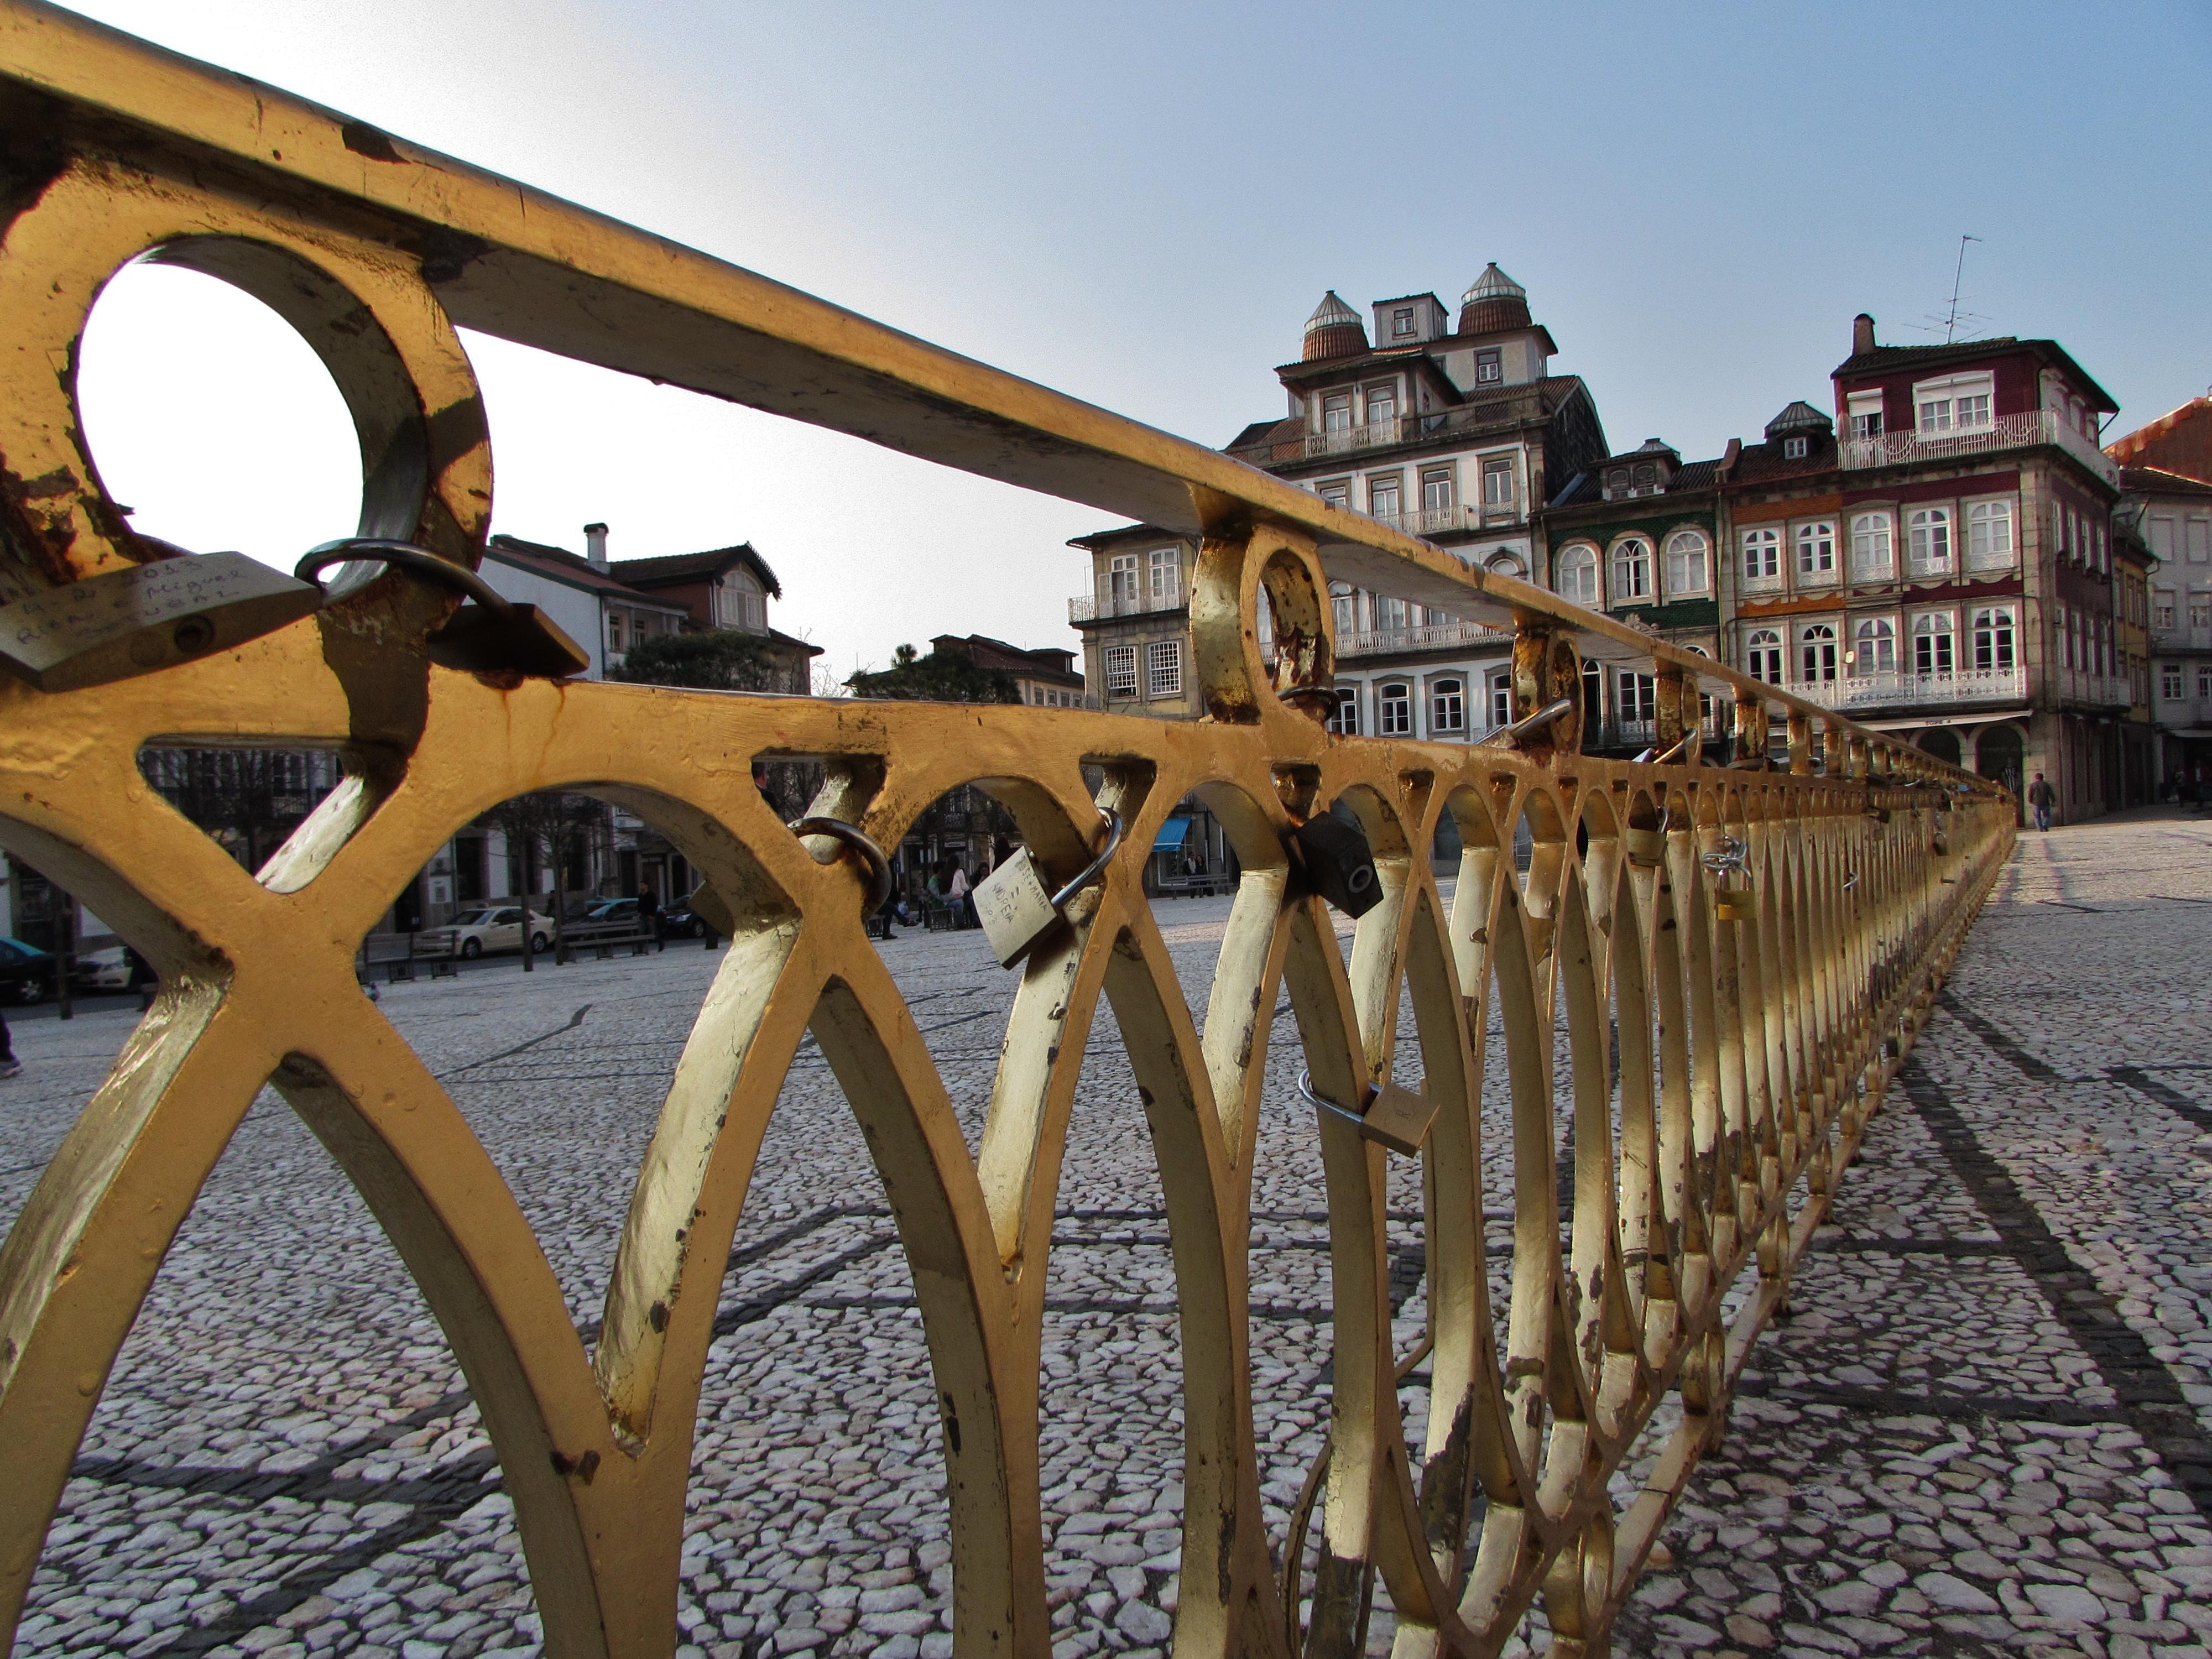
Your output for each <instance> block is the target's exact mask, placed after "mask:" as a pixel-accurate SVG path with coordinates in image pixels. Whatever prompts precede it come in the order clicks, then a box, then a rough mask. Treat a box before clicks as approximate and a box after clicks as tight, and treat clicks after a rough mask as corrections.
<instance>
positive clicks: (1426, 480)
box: [1421, 466, 1452, 513]
mask: <svg viewBox="0 0 2212 1659" xmlns="http://www.w3.org/2000/svg"><path fill="white" fill-rule="evenodd" d="M1451 505H1452V475H1451V469H1450V468H1449V467H1448V466H1432V467H1430V468H1429V469H1428V470H1427V471H1424V472H1423V473H1422V474H1421V511H1422V512H1424V513H1449V512H1450V511H1451Z"/></svg>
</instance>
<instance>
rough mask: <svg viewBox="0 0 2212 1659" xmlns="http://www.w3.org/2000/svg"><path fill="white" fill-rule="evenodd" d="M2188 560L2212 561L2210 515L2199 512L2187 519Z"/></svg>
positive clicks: (2196, 562) (2211, 518) (2202, 562)
mask: <svg viewBox="0 0 2212 1659" xmlns="http://www.w3.org/2000/svg"><path fill="white" fill-rule="evenodd" d="M2189 562H2190V563H2191V564H2205V563H2208V562H2212V517H2207V516H2206V515H2205V514H2203V513H2196V514H2194V515H2192V516H2191V519H2190V520H2189Z"/></svg>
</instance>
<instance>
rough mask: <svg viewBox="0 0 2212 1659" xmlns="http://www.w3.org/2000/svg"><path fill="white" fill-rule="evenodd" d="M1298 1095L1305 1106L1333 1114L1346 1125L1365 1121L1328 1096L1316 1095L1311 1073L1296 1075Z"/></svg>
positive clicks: (1304, 1072) (1303, 1072)
mask: <svg viewBox="0 0 2212 1659" xmlns="http://www.w3.org/2000/svg"><path fill="white" fill-rule="evenodd" d="M1298 1093H1299V1094H1300V1095H1302V1096H1303V1097H1304V1099H1305V1103H1306V1104H1307V1105H1309V1106H1311V1107H1314V1108H1316V1109H1318V1110H1320V1111H1324V1112H1334V1113H1335V1114H1336V1115H1337V1116H1339V1117H1340V1118H1342V1119H1343V1120H1344V1121H1346V1122H1347V1123H1351V1124H1354V1125H1358V1124H1364V1122H1365V1121H1366V1120H1365V1119H1364V1118H1363V1117H1361V1116H1360V1115H1359V1114H1358V1113H1357V1112H1355V1111H1353V1110H1352V1109H1351V1108H1350V1107H1348V1106H1340V1105H1338V1104H1337V1103H1335V1102H1334V1101H1333V1100H1331V1099H1330V1098H1329V1097H1328V1096H1326V1095H1317V1094H1316V1093H1315V1092H1314V1086H1313V1073H1312V1072H1311V1071H1310V1070H1308V1071H1301V1072H1300V1073H1298Z"/></svg>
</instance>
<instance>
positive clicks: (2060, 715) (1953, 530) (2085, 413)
mask: <svg viewBox="0 0 2212 1659" xmlns="http://www.w3.org/2000/svg"><path fill="white" fill-rule="evenodd" d="M1833 381H1834V392H1835V404H1834V407H1835V410H1836V415H1837V416H1838V419H1839V420H1841V421H1842V422H1844V429H1843V432H1842V435H1841V436H1840V437H1839V438H1838V439H1836V440H1834V441H1832V442H1831V441H1830V440H1828V439H1827V438H1826V435H1824V434H1822V433H1820V432H1819V431H1818V430H1817V429H1816V428H1805V429H1803V430H1801V431H1799V432H1796V433H1794V434H1793V433H1791V432H1789V431H1781V432H1779V433H1778V432H1777V430H1775V429H1772V428H1771V429H1770V431H1769V434H1768V444H1767V445H1766V446H1764V447H1763V448H1764V449H1765V450H1767V451H1770V452H1771V450H1772V449H1773V448H1775V447H1777V446H1779V447H1780V448H1781V449H1782V450H1783V451H1784V453H1783V454H1782V455H1780V456H1779V457H1776V458H1773V459H1771V460H1770V459H1769V458H1768V456H1766V455H1762V456H1760V457H1759V458H1758V459H1756V460H1754V459H1753V457H1752V452H1750V451H1748V450H1747V451H1745V452H1744V453H1743V456H1742V457H1741V458H1739V459H1738V462H1737V465H1735V468H1733V469H1732V470H1731V475H1730V477H1729V481H1728V483H1726V485H1725V486H1724V488H1723V496H1724V498H1725V515H1726V517H1727V519H1728V525H1727V534H1728V536H1729V550H1730V568H1729V584H1728V586H1729V589H1730V590H1731V591H1730V592H1729V593H1728V594H1726V595H1724V598H1723V604H1724V607H1726V608H1728V609H1730V610H1732V611H1733V616H1732V617H1731V618H1730V622H1729V629H1728V631H1729V634H1730V635H1731V637H1730V639H1729V641H1728V646H1729V649H1730V650H1731V652H1732V653H1735V659H1736V661H1737V662H1738V663H1739V664H1740V665H1741V666H1742V667H1744V668H1745V669H1746V670H1747V671H1749V672H1751V673H1753V674H1756V675H1758V676H1759V678H1762V679H1766V680H1769V681H1771V682H1774V683H1776V684H1784V683H1786V684H1789V686H1790V689H1791V690H1794V691H1796V692H1797V693H1799V694H1800V695H1801V696H1806V697H1808V698H1810V699H1812V700H1814V701H1816V702H1825V703H1827V704H1829V705H1830V706H1832V707H1835V708H1840V709H1842V710H1844V712H1846V713H1848V714H1850V716H1851V717H1852V718H1853V719H1855V720H1860V721H1862V722H1863V723H1864V724H1866V725H1869V726H1875V727H1877V728H1880V729H1884V730H1891V731H1898V732H1907V733H1910V734H1911V736H1912V738H1913V740H1914V741H1915V742H1917V744H1919V745H1920V746H1921V747H1923V749H1926V750H1929V752H1930V753H1932V754H1936V755H1938V756H1941V757H1943V758H1944V759H1947V760H1950V761H1954V762H1955V763H1960V764H1962V765H1965V766H1967V767H1969V768H1972V769H1976V770H1978V771H1979V772H1981V773H1982V774H1983V775H1984V776H1987V777H1991V778H1996V779H2000V780H2002V781H2005V782H2006V783H2008V785H2010V786H2012V787H2015V788H2016V789H2017V788H2020V787H2022V786H2023V784H2024V781H2025V780H2027V778H2029V777H2031V776H2032V775H2033V774H2034V773H2037V772H2042V773H2044V774H2045V776H2046V777H2047V778H2048V779H2049V780H2050V781H2051V784H2052V786H2053V787H2054V788H2055V789H2056V790H2057V794H2058V799H2059V809H2058V811H2059V816H2060V817H2062V818H2079V817H2085V816H2089V815H2093V814H2094V813H2097V812H2100V811H2105V810H2106V809H2107V808H2108V807H2109V806H2110V805H2112V804H2114V803H2115V802H2116V801H2118V799H2122V796H2123V784H2122V779H2123V775H2124V768H2123V764H2122V757H2123V754H2124V733H2123V730H2122V728H2123V726H2124V724H2125V722H2126V720H2127V717H2128V711H2129V707H2130V690H2129V687H2128V684H2127V681H2126V679H2125V678H2124V675H2123V673H2122V671H2121V667H2120V663H2119V658H2118V649H2119V638H2118V626H2117V617H2116V614H2115V605H2114V598H2113V596H2114V590H2115V585H2114V580H2113V564H2112V523H2111V520H2112V504H2113V502H2114V501H2115V500H2116V499H2117V498H2118V483H2119V477H2118V468H2117V467H2115V466H2114V465H2113V464H2112V461H2111V460H2110V459H2107V458H2106V455H2105V454H2104V453H2103V452H2102V451H2101V450H2100V449H2099V448H2098V447H2097V441H2096V431H2097V417H2098V415H2099V414H2100V412H2109V411H2111V410H2113V409H2114V408H2115V407H2116V405H2115V404H2113V403H2112V399H2111V398H2109V397H2108V396H2107V395H2106V393H2105V392H2104V391H2103V389H2102V388H2101V387H2100V386H2098V385H2097V383H2096V382H2095V381H2094V380H2091V379H2090V378H2089V376H2088V375H2087V374H2086V373H2084V372H2083V371H2082V369H2081V367H2080V366H2079V365H2078V364H2076V363H2075V362H2074V360H2073V359H2072V358H2071V357H2070V356H2068V355H2067V353H2066V352H2065V351H2064V350H2063V349H2062V348H2060V347H2059V346H2058V344H2057V343H2056V342H2054V341H2051V340H2023V339H2015V338H2010V337H2006V338H2001V339H1991V340H1977V341H1972V342H1968V343H1960V344H1952V345H1927V346H1884V345H1881V344H1880V343H1878V342H1877V341H1876V339H1875V325H1874V319H1872V318H1871V317H1868V316H1864V315H1862V316H1860V317H1859V318H1858V319H1857V320H1856V321H1855V323H1854V324H1853V329H1852V351H1851V355H1850V357H1848V358H1847V359H1846V360H1845V361H1844V362H1843V363H1842V364H1840V365H1838V368H1836V370H1835V372H1834V375H1833ZM1801 418H1802V417H1801ZM1793 437H1795V438H1796V439H1798V440H1799V441H1801V443H1802V447H1799V446H1798V445H1794V444H1793V443H1792V439H1793ZM1793 448H1795V449H1796V451H1797V453H1795V454H1791V453H1789V452H1790V450H1792V449H1793ZM1793 466H1794V467H1796V469H1798V470H1797V471H1794V472H1793V471H1790V469H1791V468H1792V467H1793ZM1730 600H1732V601H1733V603H1732V605H1731V604H1729V601H1730Z"/></svg>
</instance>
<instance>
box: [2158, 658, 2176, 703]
mask: <svg viewBox="0 0 2212 1659" xmlns="http://www.w3.org/2000/svg"><path fill="white" fill-rule="evenodd" d="M2158 695H2159V696H2161V697H2165V698H2166V699H2167V700H2168V701H2170V702H2178V701H2179V699H2180V696H2181V665H2180V664H2179V663H2178V662H2162V663H2160V664H2159V665H2158Z"/></svg>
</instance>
